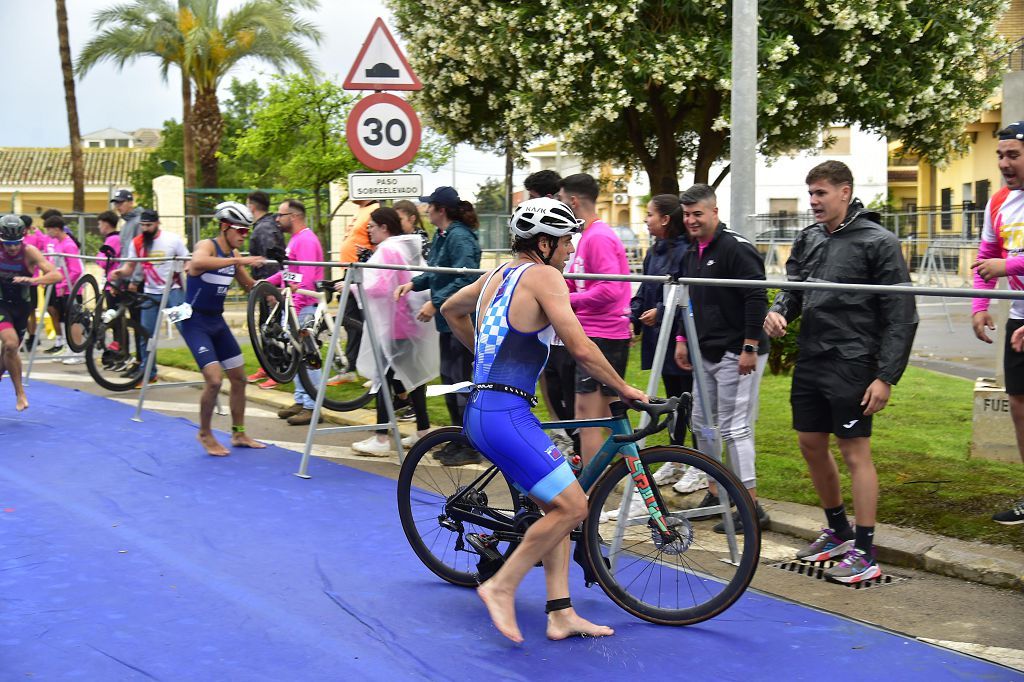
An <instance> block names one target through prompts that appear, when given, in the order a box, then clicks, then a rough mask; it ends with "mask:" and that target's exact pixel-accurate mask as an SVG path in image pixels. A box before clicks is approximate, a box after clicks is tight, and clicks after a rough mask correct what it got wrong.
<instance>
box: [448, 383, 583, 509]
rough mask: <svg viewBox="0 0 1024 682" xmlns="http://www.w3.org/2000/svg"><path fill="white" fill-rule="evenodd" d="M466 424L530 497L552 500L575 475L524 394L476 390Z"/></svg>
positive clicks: (468, 433)
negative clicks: (541, 425) (542, 426)
mask: <svg viewBox="0 0 1024 682" xmlns="http://www.w3.org/2000/svg"><path fill="white" fill-rule="evenodd" d="M462 424H463V428H464V429H465V432H466V436H468V437H469V442H470V443H472V444H473V447H475V448H476V449H477V450H479V451H480V452H481V453H482V454H483V455H484V456H485V457H487V459H489V460H491V462H492V463H494V464H495V465H496V466H497V467H498V468H499V469H501V473H503V474H504V475H505V477H506V478H508V479H509V480H510V481H511V482H512V483H513V484H514V485H515V486H516V487H517V488H519V490H521V491H522V492H524V493H526V494H527V495H529V496H530V497H532V498H534V499H536V500H540V501H541V502H545V503H549V502H551V500H553V499H555V498H556V497H558V496H559V495H560V494H561V493H562V491H564V490H565V489H566V488H568V487H569V486H570V485H572V484H573V483H574V482H575V481H576V476H575V475H573V472H572V468H571V467H570V466H569V463H568V462H566V461H565V457H563V456H562V453H561V452H559V451H558V448H557V447H555V445H554V443H552V442H551V439H550V438H549V437H548V435H547V433H545V432H544V430H543V429H542V428H541V427H540V420H538V419H537V417H536V416H535V415H534V414H533V412H531V411H530V404H529V402H527V401H526V399H525V398H522V397H520V396H517V395H513V394H511V393H501V392H498V391H476V392H474V393H473V395H472V396H471V397H470V399H469V402H468V403H467V404H466V412H465V416H464V417H463V421H462Z"/></svg>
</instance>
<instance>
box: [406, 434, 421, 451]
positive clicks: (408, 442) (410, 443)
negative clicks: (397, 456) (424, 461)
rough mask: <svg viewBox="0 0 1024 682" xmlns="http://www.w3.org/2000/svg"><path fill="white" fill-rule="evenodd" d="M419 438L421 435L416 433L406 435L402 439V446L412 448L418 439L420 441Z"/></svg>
mask: <svg viewBox="0 0 1024 682" xmlns="http://www.w3.org/2000/svg"><path fill="white" fill-rule="evenodd" d="M419 439H420V437H419V436H417V435H416V434H415V433H414V434H412V435H411V436H406V437H405V438H403V439H402V447H403V448H411V447H412V446H413V445H416V441H418V440H419Z"/></svg>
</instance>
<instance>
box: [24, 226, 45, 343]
mask: <svg viewBox="0 0 1024 682" xmlns="http://www.w3.org/2000/svg"><path fill="white" fill-rule="evenodd" d="M18 217H19V218H21V222H23V223H25V243H26V244H28V245H30V246H34V247H36V248H37V249H39V252H40V253H45V252H46V242H47V238H46V235H45V234H43V231H42V230H40V229H39V228H38V227H32V216H30V215H20V216H18ZM32 276H33V277H38V276H39V268H36V271H35V272H34V273H32ZM28 293H29V296H31V297H32V312H30V313H29V314H28V323H27V325H26V329H27V330H28V335H27V336H26V337H25V348H32V346H34V345H35V342H36V308H38V307H39V287H29V290H28Z"/></svg>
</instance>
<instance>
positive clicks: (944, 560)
mask: <svg viewBox="0 0 1024 682" xmlns="http://www.w3.org/2000/svg"><path fill="white" fill-rule="evenodd" d="M759 501H760V502H761V504H762V506H764V508H765V510H766V511H768V513H769V516H770V517H771V519H770V521H769V523H768V528H769V529H770V530H773V531H775V532H777V533H784V534H786V535H792V536H794V537H798V538H802V539H804V540H808V541H811V540H814V539H815V538H817V537H818V534H819V533H820V532H821V527H822V525H823V521H824V519H823V516H822V512H821V509H819V508H818V507H811V506H808V505H804V504H796V503H794V502H779V501H776V500H767V499H764V498H759ZM875 548H876V550H877V555H878V560H879V561H881V562H883V563H887V564H890V565H893V566H903V567H907V568H917V569H920V570H924V571H928V572H930V573H938V574H939V575H945V576H949V577H951V578H960V579H962V580H970V581H973V582H976V583H981V584H983V585H991V586H993V587H1004V588H1008V589H1012V590H1018V591H1024V552H1019V551H1016V550H1013V549H1009V548H1006V547H999V546H996V545H986V544H984V543H981V542H968V541H966V540H956V539H953V538H947V537H944V536H942V535H932V534H929V533H922V532H921V531H917V530H912V529H909V528H900V527H899V526H892V525H889V524H886V523H880V524H878V525H877V527H876V529H875Z"/></svg>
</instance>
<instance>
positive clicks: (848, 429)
mask: <svg viewBox="0 0 1024 682" xmlns="http://www.w3.org/2000/svg"><path fill="white" fill-rule="evenodd" d="M876 378H878V370H877V368H875V367H874V366H873V365H870V364H867V363H858V362H850V361H848V360H839V359H836V358H833V357H827V358H815V359H813V360H808V361H803V362H801V361H799V360H798V361H797V363H796V368H795V369H794V370H793V386H792V389H791V390H790V394H789V403H790V405H791V406H792V407H793V428H794V429H795V430H797V431H803V432H805V433H834V434H835V435H836V437H838V438H867V437H869V436H871V417H866V416H864V406H863V405H861V404H860V403H861V401H862V400H863V399H864V391H866V390H867V387H868V386H870V385H871V382H872V381H874V380H875V379H876Z"/></svg>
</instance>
